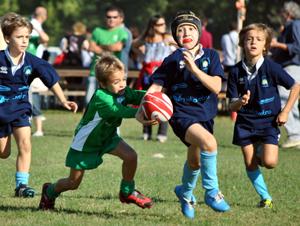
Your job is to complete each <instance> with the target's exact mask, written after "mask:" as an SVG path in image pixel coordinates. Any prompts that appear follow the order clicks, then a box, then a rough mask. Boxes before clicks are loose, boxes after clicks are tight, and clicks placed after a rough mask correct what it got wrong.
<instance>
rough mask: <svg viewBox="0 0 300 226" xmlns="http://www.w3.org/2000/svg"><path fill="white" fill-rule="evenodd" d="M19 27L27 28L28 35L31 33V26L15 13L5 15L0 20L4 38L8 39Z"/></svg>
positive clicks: (26, 20)
mask: <svg viewBox="0 0 300 226" xmlns="http://www.w3.org/2000/svg"><path fill="white" fill-rule="evenodd" d="M19 27H27V28H28V30H29V33H31V32H32V29H33V27H32V24H31V23H30V21H29V20H28V19H26V18H25V17H22V16H20V15H19V14H16V13H12V12H11V13H7V14H5V15H4V16H3V17H2V18H1V30H2V33H3V36H4V37H10V36H11V34H12V33H13V32H14V31H15V30H16V29H17V28H19Z"/></svg>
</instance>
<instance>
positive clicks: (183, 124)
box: [169, 118, 214, 147]
mask: <svg viewBox="0 0 300 226" xmlns="http://www.w3.org/2000/svg"><path fill="white" fill-rule="evenodd" d="M169 123H170V125H171V127H172V129H173V131H174V133H175V135H176V136H177V137H179V138H180V140H181V141H182V142H183V143H184V144H185V145H186V146H187V147H189V146H190V145H191V144H190V143H188V142H186V141H185V134H186V131H187V129H188V128H189V127H190V126H191V125H193V124H195V123H199V124H200V125H201V126H203V127H204V128H205V129H206V130H207V131H209V132H210V133H211V134H213V133H214V120H213V119H211V120H209V121H206V122H200V121H197V120H195V119H188V118H171V120H170V121H169Z"/></svg>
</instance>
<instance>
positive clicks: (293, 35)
mask: <svg viewBox="0 0 300 226" xmlns="http://www.w3.org/2000/svg"><path fill="white" fill-rule="evenodd" d="M281 16H282V18H283V21H284V28H283V30H282V32H281V34H280V36H279V37H278V40H275V39H274V40H273V41H272V43H271V47H273V48H274V49H273V52H272V53H273V54H272V57H273V59H274V61H276V62H277V63H279V64H281V65H282V67H283V68H284V70H286V71H287V72H288V73H289V74H290V75H291V76H292V77H293V78H294V79H295V81H296V82H298V83H299V82H300V6H299V5H298V4H297V3H295V2H293V1H290V2H286V3H284V5H283V9H282V11H281ZM279 94H280V98H281V105H282V106H284V105H285V103H286V101H287V99H288V95H289V92H288V90H286V89H284V88H282V87H279ZM284 127H285V129H286V132H287V136H288V140H287V141H286V142H285V143H283V144H282V147H283V148H291V147H296V146H297V147H298V148H300V118H299V108H298V101H296V102H295V104H294V106H293V108H292V110H291V112H290V113H289V116H288V121H287V123H286V124H285V125H284Z"/></svg>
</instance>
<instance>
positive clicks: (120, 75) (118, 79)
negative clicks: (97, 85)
mask: <svg viewBox="0 0 300 226" xmlns="http://www.w3.org/2000/svg"><path fill="white" fill-rule="evenodd" d="M126 82H127V77H126V75H125V73H124V71H116V72H115V73H113V74H111V76H110V77H109V78H108V80H107V82H106V84H102V85H101V86H102V87H103V88H105V89H106V90H108V91H109V92H111V93H113V94H119V95H122V94H124V92H125V87H126V84H127V83H126Z"/></svg>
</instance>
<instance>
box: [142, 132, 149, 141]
mask: <svg viewBox="0 0 300 226" xmlns="http://www.w3.org/2000/svg"><path fill="white" fill-rule="evenodd" d="M143 140H151V136H150V135H149V134H148V133H144V134H143Z"/></svg>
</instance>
